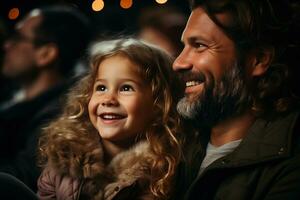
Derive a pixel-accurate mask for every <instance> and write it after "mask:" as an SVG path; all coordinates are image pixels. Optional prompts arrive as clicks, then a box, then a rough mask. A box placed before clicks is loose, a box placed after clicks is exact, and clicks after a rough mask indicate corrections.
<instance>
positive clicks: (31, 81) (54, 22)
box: [0, 6, 89, 190]
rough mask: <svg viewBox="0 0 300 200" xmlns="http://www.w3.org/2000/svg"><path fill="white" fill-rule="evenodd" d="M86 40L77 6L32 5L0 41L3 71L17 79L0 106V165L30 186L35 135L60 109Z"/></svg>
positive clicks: (33, 176) (34, 169) (86, 31)
mask: <svg viewBox="0 0 300 200" xmlns="http://www.w3.org/2000/svg"><path fill="white" fill-rule="evenodd" d="M88 40H89V22H88V20H87V18H86V17H85V16H83V15H82V14H80V12H79V11H78V10H76V9H73V8H69V7H64V6H55V7H45V8H42V9H35V10H33V11H31V12H30V13H29V14H28V15H27V16H26V17H25V18H24V19H23V20H21V21H20V22H19V23H17V24H16V27H15V32H14V34H12V35H11V37H10V38H9V39H8V40H7V41H6V42H5V44H4V51H5V56H4V61H3V66H2V73H3V75H4V76H5V77H8V78H10V79H11V80H13V81H15V82H16V83H18V84H19V85H20V88H21V90H20V92H19V93H18V95H15V96H17V97H16V98H14V99H12V100H11V101H9V102H7V103H3V104H2V105H1V107H0V171H3V172H6V173H10V174H12V175H14V176H16V177H17V178H19V179H20V180H21V181H23V182H24V183H25V184H27V185H28V186H30V187H31V188H32V189H33V190H35V189H36V180H37V177H38V176H39V172H38V169H37V167H36V165H37V164H36V159H35V156H36V153H37V138H38V136H39V133H40V132H41V128H42V127H43V126H44V125H45V123H48V122H49V121H50V120H51V119H52V118H53V117H55V116H57V115H58V114H59V111H60V105H61V101H60V100H61V98H60V96H61V95H63V94H64V93H66V92H67V89H68V87H69V86H70V85H71V83H72V81H71V80H72V79H71V76H72V73H73V70H74V65H75V62H76V61H77V59H78V58H80V57H81V56H82V55H83V53H84V50H85V47H86V45H87V42H88Z"/></svg>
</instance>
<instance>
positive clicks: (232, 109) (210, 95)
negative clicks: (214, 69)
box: [177, 64, 252, 127]
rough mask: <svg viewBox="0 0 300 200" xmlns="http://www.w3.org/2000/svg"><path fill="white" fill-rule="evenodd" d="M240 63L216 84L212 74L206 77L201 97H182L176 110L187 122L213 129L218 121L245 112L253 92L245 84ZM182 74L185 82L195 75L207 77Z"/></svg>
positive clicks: (187, 73) (189, 73)
mask: <svg viewBox="0 0 300 200" xmlns="http://www.w3.org/2000/svg"><path fill="white" fill-rule="evenodd" d="M241 69H242V68H241V67H240V66H238V65H237V64H236V65H234V66H233V67H232V68H230V69H229V70H227V72H225V74H224V75H223V76H222V77H221V79H220V81H218V82H216V81H215V79H214V77H213V76H212V75H211V74H207V75H206V78H205V82H204V83H203V84H204V88H203V90H202V92H201V94H199V95H198V96H194V97H183V98H182V99H181V100H180V101H179V102H178V104H177V111H178V112H179V114H180V115H182V116H183V117H184V118H186V119H190V120H195V121H197V125H199V126H205V127H212V126H214V125H216V124H217V123H218V122H220V121H223V120H226V119H229V118H231V117H234V116H237V115H239V114H241V113H243V112H244V111H245V110H246V109H248V108H249V107H250V105H251V99H252V98H251V95H250V90H249V88H248V87H247V85H246V77H245V76H244V75H245V73H244V72H243V71H242V70H241ZM184 73H185V74H179V76H181V78H182V80H185V79H187V78H188V77H190V76H192V77H195V76H204V74H203V73H202V72H199V74H198V75H195V74H191V72H184Z"/></svg>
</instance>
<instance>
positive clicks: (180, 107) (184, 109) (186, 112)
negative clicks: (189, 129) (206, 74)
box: [177, 95, 198, 119]
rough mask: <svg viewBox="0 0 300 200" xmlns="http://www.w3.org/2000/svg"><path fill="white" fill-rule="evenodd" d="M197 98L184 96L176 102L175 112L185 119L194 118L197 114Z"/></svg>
mask: <svg viewBox="0 0 300 200" xmlns="http://www.w3.org/2000/svg"><path fill="white" fill-rule="evenodd" d="M197 99H198V98H195V96H190V95H188V96H184V97H183V98H182V99H180V101H179V102H178V103H177V112H178V113H179V114H180V115H181V116H182V117H184V118H186V119H194V118H195V117H196V115H197V103H198V100H197Z"/></svg>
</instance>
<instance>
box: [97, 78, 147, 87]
mask: <svg viewBox="0 0 300 200" xmlns="http://www.w3.org/2000/svg"><path fill="white" fill-rule="evenodd" d="M118 80H119V81H121V82H133V83H135V84H138V85H140V84H143V82H142V81H137V80H133V79H130V78H121V79H118ZM97 82H107V79H102V78H100V79H96V80H95V83H97Z"/></svg>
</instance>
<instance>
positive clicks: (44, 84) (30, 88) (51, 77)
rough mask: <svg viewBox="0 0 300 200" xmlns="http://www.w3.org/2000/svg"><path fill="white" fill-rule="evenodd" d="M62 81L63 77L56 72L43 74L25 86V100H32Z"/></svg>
mask: <svg viewBox="0 0 300 200" xmlns="http://www.w3.org/2000/svg"><path fill="white" fill-rule="evenodd" d="M61 81H62V77H61V76H59V75H58V74H57V73H56V72H51V71H47V73H41V74H39V76H38V77H37V78H36V79H35V80H33V81H31V82H30V83H26V84H24V85H23V88H24V91H25V99H27V100H29V99H32V98H34V97H36V96H38V95H39V94H41V93H43V92H44V91H46V90H48V89H49V88H51V87H53V86H55V85H57V84H59V83H60V82H61Z"/></svg>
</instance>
